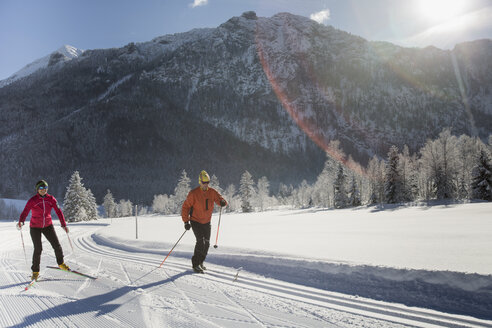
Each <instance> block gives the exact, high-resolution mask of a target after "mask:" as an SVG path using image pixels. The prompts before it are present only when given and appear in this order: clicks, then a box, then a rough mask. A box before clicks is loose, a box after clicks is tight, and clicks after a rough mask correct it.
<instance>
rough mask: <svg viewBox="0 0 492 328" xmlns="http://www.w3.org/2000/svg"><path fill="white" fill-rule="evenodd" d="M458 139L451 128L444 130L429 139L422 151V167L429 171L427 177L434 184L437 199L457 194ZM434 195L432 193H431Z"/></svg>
mask: <svg viewBox="0 0 492 328" xmlns="http://www.w3.org/2000/svg"><path fill="white" fill-rule="evenodd" d="M458 149H459V148H458V139H457V138H456V137H455V136H453V135H451V132H450V131H449V129H445V130H443V131H442V132H441V133H440V134H439V138H438V139H437V140H434V141H430V140H429V141H427V142H426V144H425V145H424V147H423V148H422V149H421V150H420V152H421V163H422V165H423V166H422V167H421V169H423V170H426V171H428V172H427V174H426V176H427V177H426V178H427V179H429V180H430V181H429V182H430V183H431V184H432V189H431V190H430V191H431V192H434V196H435V197H436V198H437V199H449V198H454V197H455V196H456V191H457V182H456V181H457V175H458V174H457V172H458V167H459V162H458ZM431 196H432V195H431Z"/></svg>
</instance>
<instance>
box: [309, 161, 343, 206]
mask: <svg viewBox="0 0 492 328" xmlns="http://www.w3.org/2000/svg"><path fill="white" fill-rule="evenodd" d="M337 169H338V166H337V161H336V160H334V159H333V158H332V157H330V156H329V155H328V154H327V156H326V161H325V165H324V167H323V171H321V173H320V174H319V176H318V178H317V179H316V182H315V183H314V186H313V203H314V205H317V206H321V207H330V206H332V200H333V187H332V186H333V182H334V181H335V178H336V175H337V172H338V170H337Z"/></svg>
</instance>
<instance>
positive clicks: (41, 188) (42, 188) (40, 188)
mask: <svg viewBox="0 0 492 328" xmlns="http://www.w3.org/2000/svg"><path fill="white" fill-rule="evenodd" d="M38 189H39V190H48V186H46V187H39V188H38Z"/></svg>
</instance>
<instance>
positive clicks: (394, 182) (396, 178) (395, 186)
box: [384, 146, 403, 204]
mask: <svg viewBox="0 0 492 328" xmlns="http://www.w3.org/2000/svg"><path fill="white" fill-rule="evenodd" d="M399 160H400V157H399V154H398V148H397V147H396V146H391V148H390V150H389V152H388V162H387V163H386V171H385V179H384V197H385V200H386V202H387V203H389V204H394V203H398V202H400V201H402V198H403V197H402V177H401V172H400V171H399Z"/></svg>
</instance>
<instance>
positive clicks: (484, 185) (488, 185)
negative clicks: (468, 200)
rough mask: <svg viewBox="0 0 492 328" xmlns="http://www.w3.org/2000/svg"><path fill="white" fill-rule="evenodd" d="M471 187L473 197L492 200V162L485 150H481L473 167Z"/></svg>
mask: <svg viewBox="0 0 492 328" xmlns="http://www.w3.org/2000/svg"><path fill="white" fill-rule="evenodd" d="M471 188H472V196H473V198H475V199H483V200H488V201H492V164H491V162H490V159H489V157H488V155H487V153H486V152H485V150H481V151H480V155H479V156H478V159H477V164H476V166H475V168H474V169H473V172H472V184H471Z"/></svg>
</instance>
